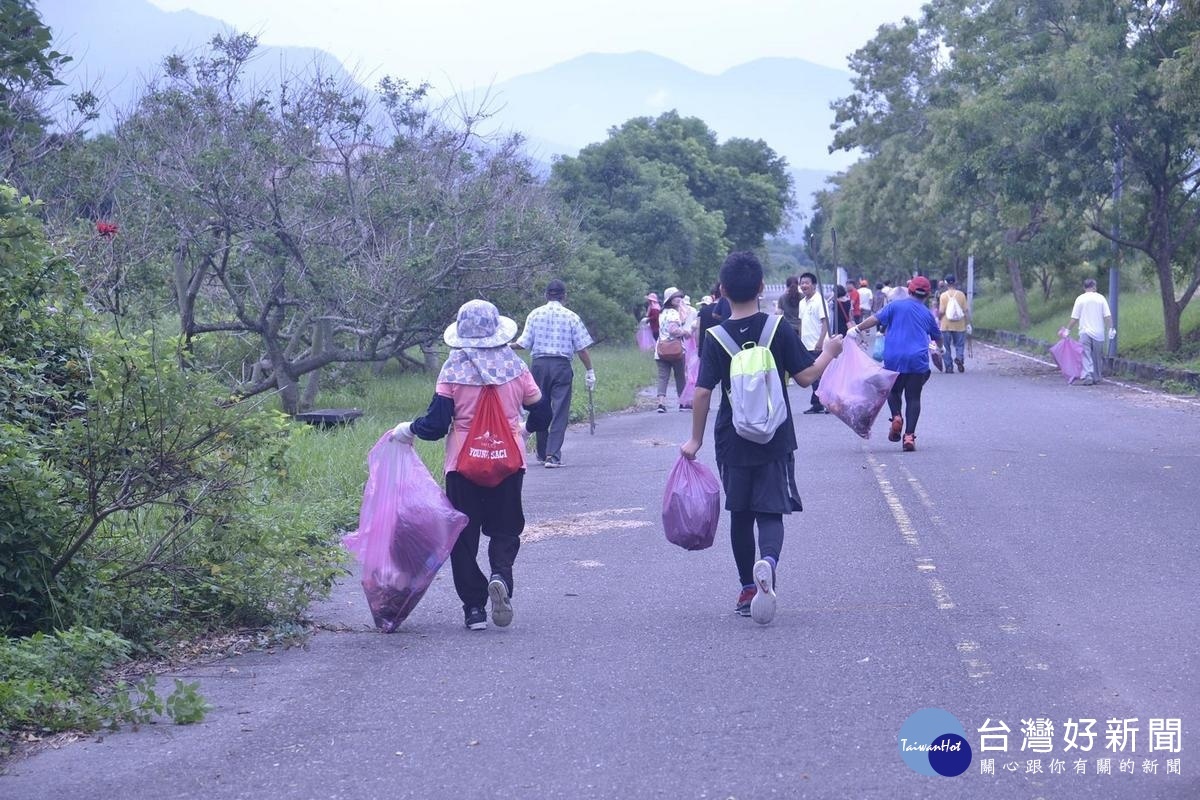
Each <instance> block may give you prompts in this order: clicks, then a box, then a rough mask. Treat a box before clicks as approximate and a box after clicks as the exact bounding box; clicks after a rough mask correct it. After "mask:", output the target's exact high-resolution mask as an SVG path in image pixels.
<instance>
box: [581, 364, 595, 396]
mask: <svg viewBox="0 0 1200 800" xmlns="http://www.w3.org/2000/svg"><path fill="white" fill-rule="evenodd" d="M583 382H584V383H585V384H586V385H587V388H588V391H589V392H590V391H591V390H592V389H595V388H596V370H594V369H589V370H588V371H587V374H586V375H584V376H583Z"/></svg>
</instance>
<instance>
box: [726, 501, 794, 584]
mask: <svg viewBox="0 0 1200 800" xmlns="http://www.w3.org/2000/svg"><path fill="white" fill-rule="evenodd" d="M729 515H730V516H729V539H730V541H731V542H732V544H733V560H734V563H736V564H737V570H738V578H739V579H740V580H741V582H742V586H750V585H751V584H753V583H754V561H755V558H754V523H755V522H757V523H758V551H759V553H760V554H761V555H762V557H763V558H766V557H767V556H770V557H771V558H773V559H775V563H776V564H778V563H779V551H780V550H782V549H783V514H765V513H762V512H758V511H731V512H729Z"/></svg>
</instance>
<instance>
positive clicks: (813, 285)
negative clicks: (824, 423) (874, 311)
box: [800, 272, 829, 414]
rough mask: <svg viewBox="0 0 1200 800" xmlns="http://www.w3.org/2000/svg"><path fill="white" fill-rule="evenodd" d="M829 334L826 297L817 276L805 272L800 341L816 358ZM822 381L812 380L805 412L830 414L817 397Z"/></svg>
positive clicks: (801, 278)
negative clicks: (818, 285) (819, 287)
mask: <svg viewBox="0 0 1200 800" xmlns="http://www.w3.org/2000/svg"><path fill="white" fill-rule="evenodd" d="M828 335H829V316H828V315H827V314H826V313H825V298H824V297H821V293H820V292H818V291H817V276H816V275H814V274H812V273H811V272H805V273H804V274H802V275H801V276H800V343H801V344H803V345H804V349H805V350H807V351H808V352H809V353H811V354H812V357H813V359H814V360H815V359H816V358H817V356H819V355H820V354H821V349H822V348H823V347H824V346H825V337H826V336H828ZM820 385H821V382H820V381H819V380H815V381H813V382H812V397H811V398H809V407H808V408H806V409H805V410H804V411H803V412H801V413H803V414H828V413H829V412H828V411H826V410H825V406H824V405H822V404H821V401H820V399H819V398H818V397H817V388H818V387H820Z"/></svg>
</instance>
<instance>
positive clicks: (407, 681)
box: [0, 345, 1200, 800]
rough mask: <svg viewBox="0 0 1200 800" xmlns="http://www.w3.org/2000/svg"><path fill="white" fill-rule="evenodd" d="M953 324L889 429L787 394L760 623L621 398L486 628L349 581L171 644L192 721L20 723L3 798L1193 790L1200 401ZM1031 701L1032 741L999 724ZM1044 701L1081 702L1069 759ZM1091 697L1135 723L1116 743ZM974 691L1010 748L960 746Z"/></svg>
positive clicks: (976, 740) (657, 444)
mask: <svg viewBox="0 0 1200 800" xmlns="http://www.w3.org/2000/svg"><path fill="white" fill-rule="evenodd" d="M976 353H977V355H976V357H975V358H973V359H971V360H969V361H968V366H969V370H970V371H969V372H968V373H967V374H965V375H954V376H945V375H935V376H934V377H933V378H932V380H931V383H930V385H929V386H928V388H927V390H926V404H925V417H924V418H923V420H922V424H921V426H920V428H919V431H918V434H919V435H918V445H919V447H920V449H919V450H918V451H917V452H916V453H912V454H902V453H900V452H899V446H898V445H893V444H890V443H888V442H887V441H886V438H885V437H884V435H883V423H882V422H880V424H879V426H878V428H877V430H876V433H875V435H874V436H873V438H872V439H871V440H870V441H863V440H861V439H858V438H857V437H855V436H854V435H853V434H852V433H850V431H849V429H847V428H846V427H845V426H844V425H842V423H841V422H839V421H838V420H837V419H836V418H834V417H832V416H825V417H807V416H802V417H799V418H798V425H797V427H798V430H799V433H800V436H801V438H802V445H801V450H800V454H799V456H800V462H801V467H800V476H801V487H802V493H803V495H804V499H805V506H806V509H807V510H806V511H805V512H804V513H803V514H800V515H797V516H794V517H792V518H791V520H790V521H789V522H788V526H787V528H788V538H787V541H786V544H785V547H784V552H783V561H782V564H781V566H780V573H779V581H780V611H779V614H778V617H777V618H776V621H775V623H774V624H772V625H770V626H768V627H760V626H757V625H755V624H754V623H753V622H752V621H750V620H748V619H743V618H740V617H736V616H735V615H734V614H733V613H732V607H733V601H734V597H735V594H736V591H737V581H736V574H735V573H734V570H733V564H732V556H731V555H730V553H729V551H728V544H727V540H728V529H727V520H723V523H724V524H723V526H722V530H721V532H720V533H719V534H718V537H719V538H718V543H717V545H716V546H715V547H713V548H711V549H709V550H707V551H702V552H696V553H689V552H684V551H682V550H679V549H677V548H675V547H673V546H671V545H669V544H667V543H666V542H665V540H664V539H663V537H662V533H661V530H660V527H659V524H658V515H659V507H660V502H661V491H662V486H663V483H664V476H665V474H666V472H667V470H668V469H669V467H670V465H671V463H672V462H673V461H674V459H675V457H676V446H677V443H678V442H679V441H681V440H682V439H683V438H684V436H685V432H686V430H687V425H688V417H687V415H685V414H680V413H677V412H674V411H672V412H671V413H668V414H666V415H658V414H654V413H652V412H648V411H641V412H633V413H625V414H617V415H613V416H609V417H605V418H603V419H602V420H601V421H600V422H599V424H598V426H597V432H596V435H595V436H594V437H589V436H588V434H587V430H586V427H576V428H574V429H573V430H572V432H571V433H570V435H569V437H568V443H567V447H566V449H565V451H564V460H565V461H566V462H567V463H568V465H569V466H568V467H567V468H566V469H563V470H558V471H551V470H540V469H539V470H535V471H533V472H531V474H530V475H529V477H528V480H527V484H526V486H527V515H528V518H529V520H530V522H531V524H530V528H529V530H528V531H527V536H528V538H527V542H526V544H525V546H524V549H523V550H522V553H521V558H520V560H519V562H518V573H517V581H518V584H517V595H516V598H515V603H516V610H517V617H516V622H515V623H514V625H513V627H511V628H510V629H507V630H497V629H490V630H488V631H486V632H484V633H469V632H467V631H466V630H464V629H463V627H462V617H461V612H460V610H459V608H458V603H457V600H456V598H455V597H454V594H453V590H452V587H451V585H450V581H449V576H448V573H447V574H446V575H443V576H442V577H441V578H440V579H439V580H438V581H437V582H436V583H435V584H434V586H433V588H432V589H431V590H430V592H429V594H428V595H427V596H426V598H425V599H424V601H423V602H422V604H421V606H420V607H419V608H418V609H417V610H416V612H415V613H414V615H413V616H412V617H411V618H410V619H409V620H408V621H407V622H406V623H405V624H404V626H403V627H402V629H401V631H400V632H399V633H397V634H394V635H391V636H383V635H380V634H377V633H374V632H372V631H371V630H370V629H369V627H368V623H369V617H368V614H367V612H366V608H365V605H364V603H363V600H362V598H361V594H360V592H359V589H358V587H357V585H356V584H355V583H354V582H350V583H347V584H345V585H343V586H341V587H339V588H338V589H337V590H336V592H335V594H334V596H333V598H332V599H331V600H330V601H329V602H328V603H326V604H323V605H322V606H321V607H319V608H317V609H316V610H315V613H316V616H317V617H318V618H319V619H320V620H321V621H322V622H323V623H325V624H326V625H327V626H330V627H333V628H338V627H343V628H348V630H341V631H331V630H324V631H322V632H319V633H318V634H317V635H316V636H314V637H313V639H312V641H311V644H310V645H309V647H308V648H307V649H306V650H290V651H282V652H277V653H255V654H250V655H246V656H243V657H239V658H234V659H230V660H227V661H223V662H220V663H217V664H213V665H209V666H206V667H203V668H195V669H192V670H190V671H189V672H188V674H189V675H190V676H193V677H196V676H198V677H199V678H200V680H201V682H202V684H203V689H202V690H203V692H204V694H205V695H206V696H207V697H208V699H209V700H210V702H212V703H213V704H214V705H215V706H216V710H215V711H214V712H213V713H212V714H211V715H210V716H209V718H208V719H207V720H206V721H205V722H204V723H202V724H200V725H195V726H190V727H175V726H169V725H157V726H150V727H146V728H143V729H142V730H141V731H139V732H136V733H122V734H119V735H113V736H109V737H107V738H105V739H104V740H103V741H101V742H96V741H85V742H81V743H76V744H73V745H69V746H66V747H63V748H61V749H59V750H56V751H48V752H43V753H41V754H39V755H37V756H35V757H32V758H30V759H27V760H24V761H22V762H19V763H17V764H15V765H13V767H12V770H11V774H10V775H8V776H5V777H0V797H3V798H5V799H6V800H7V799H8V798H13V799H14V800H15V799H17V798H20V799H21V800H32V799H33V798H85V797H86V798H96V799H97V800H103V799H105V798H132V797H137V798H141V797H146V798H206V800H219V799H222V798H256V799H259V800H263V799H266V800H273V799H274V798H389V799H391V798H430V797H447V798H491V797H504V798H511V797H521V798H611V797H627V798H643V797H645V798H730V797H732V798H768V797H780V798H794V797H798V798H846V797H863V798H866V797H869V798H943V797H945V798H979V797H996V798H1012V797H1029V798H1034V797H1055V798H1063V797H1066V798H1076V797H1078V798H1084V797H1087V798H1094V797H1099V798H1123V797H1139V798H1144V797H1154V798H1195V797H1197V796H1200V778H1198V776H1200V743H1198V740H1197V735H1198V734H1197V727H1196V726H1197V721H1198V719H1200V680H1198V679H1200V669H1198V667H1197V663H1198V657H1200V630H1198V622H1197V620H1200V599H1198V596H1197V592H1196V585H1197V579H1196V576H1197V573H1198V572H1200V545H1198V544H1197V539H1196V529H1197V510H1196V499H1197V497H1200V463H1198V462H1200V405H1198V404H1197V403H1195V402H1191V403H1188V402H1183V401H1179V400H1174V399H1166V398H1162V397H1159V396H1156V395H1152V394H1145V393H1141V392H1138V391H1135V390H1133V389H1128V388H1122V387H1120V386H1115V385H1111V384H1108V385H1102V386H1098V387H1068V386H1066V385H1065V384H1064V383H1063V381H1062V380H1061V378H1060V377H1058V375H1057V374H1056V373H1055V372H1054V371H1053V369H1052V368H1050V367H1047V366H1045V365H1042V364H1038V363H1037V362H1035V361H1031V360H1028V359H1025V358H1022V357H1018V356H1013V355H1007V354H1004V353H1002V352H1001V351H999V350H994V349H992V348H988V347H985V346H983V345H980V346H978V347H977V349H976ZM601 380H603V376H601ZM793 391H795V390H793ZM797 399H799V400H800V402H801V403H803V402H804V400H803V398H800V397H798V398H797ZM702 457H705V458H708V459H711V457H712V451H711V441H710V442H709V443H707V444H706V446H705V450H704V451H703V452H702ZM925 707H939V708H942V709H945V710H946V711H948V712H950V713H951V714H953V715H954V716H956V717H957V718H958V719H959V720H960V721H961V722H962V724H963V726H964V728H965V731H966V733H967V737H966V738H967V741H968V743H969V744H970V745H971V746H972V747H973V748H975V750H976V752H975V759H974V762H973V763H972V765H971V767H970V768H969V769H968V770H967V772H966V773H965V774H963V775H961V776H959V777H956V778H942V777H926V776H923V775H918V774H917V773H915V772H914V771H912V770H910V769H909V768H908V767H907V766H906V765H905V764H904V762H903V761H902V760H901V758H900V757H899V755H898V752H897V751H898V736H899V732H900V729H901V726H902V725H903V724H904V721H905V719H906V718H907V717H908V716H909V715H910V714H912V713H914V712H915V711H917V710H918V709H921V708H925ZM1035 718H1046V719H1049V720H1051V721H1052V722H1053V723H1054V724H1055V727H1056V730H1055V731H1054V733H1053V735H1052V738H1051V745H1052V752H1051V753H1044V754H1043V753H1039V752H1037V751H1036V750H1034V749H1032V748H1033V747H1036V746H1037V740H1036V739H1031V741H1030V743H1029V745H1030V749H1026V750H1025V751H1024V752H1022V750H1021V746H1022V738H1023V737H1022V734H1021V728H1022V722H1021V721H1022V720H1023V719H1030V720H1033V719H1035ZM1069 718H1074V719H1079V718H1094V719H1097V720H1098V723H1097V726H1096V728H1095V730H1097V731H1098V732H1099V733H1100V736H1099V737H1098V738H1097V740H1096V743H1095V745H1094V747H1093V749H1092V751H1091V752H1090V753H1085V754H1083V756H1082V757H1083V758H1084V759H1085V767H1086V774H1084V775H1078V774H1075V769H1076V764H1075V762H1076V760H1078V759H1079V758H1081V756H1080V754H1079V752H1078V751H1075V752H1068V751H1066V750H1065V744H1064V741H1063V737H1062V733H1063V723H1065V722H1066V721H1067V720H1068V719H1069ZM1109 719H1120V720H1125V719H1136V720H1138V721H1137V722H1136V723H1130V724H1131V726H1134V727H1137V728H1138V729H1139V731H1138V733H1137V739H1136V742H1135V743H1134V744H1133V745H1132V747H1130V746H1128V745H1127V746H1126V750H1125V752H1123V753H1119V754H1113V753H1111V752H1105V751H1104V747H1105V738H1104V733H1103V731H1104V729H1105V727H1106V723H1107V720H1109ZM1152 719H1162V720H1169V719H1179V720H1181V725H1182V730H1181V733H1180V736H1179V739H1178V744H1179V748H1180V749H1179V752H1174V753H1172V752H1169V750H1164V749H1161V748H1169V747H1170V746H1171V744H1172V743H1173V740H1172V736H1171V734H1170V730H1169V727H1166V728H1164V731H1163V732H1159V733H1157V734H1156V735H1154V736H1152V735H1151V731H1150V725H1151V720H1152ZM988 720H991V721H992V722H996V721H998V720H999V721H1003V722H1004V723H1005V724H1007V725H1008V726H1009V728H1010V729H1011V733H1010V734H1009V741H1008V751H1007V752H995V751H992V752H987V753H984V752H979V746H980V744H981V734H979V733H978V729H979V728H980V727H981V726H983V725H984V724H985V722H986V721H988ZM1155 724H1157V723H1155ZM989 741H990V742H993V743H994V742H996V741H997V740H989ZM1080 741H1082V740H1080ZM1155 742H1157V745H1158V747H1159V748H1160V749H1156V750H1155V751H1154V752H1151V750H1150V747H1151V744H1152V743H1155ZM1105 755H1107V756H1109V757H1111V758H1112V759H1113V761H1112V762H1111V769H1112V774H1108V775H1102V774H1097V769H1098V758H1100V757H1102V756H1105ZM984 758H991V759H994V761H993V763H994V765H995V774H994V775H989V774H983V771H982V765H983V764H984V763H985V762H984V761H983V759H984ZM1037 759H1041V772H1036V771H1031V770H1032V769H1034V767H1033V766H1031V764H1030V762H1032V761H1035V760H1037ZM1053 759H1060V760H1062V761H1063V762H1064V769H1065V772H1061V773H1060V772H1057V771H1056V770H1057V769H1058V767H1057V765H1056V764H1053V763H1052V760H1053ZM1122 760H1124V764H1122ZM1151 762H1153V765H1154V769H1156V770H1157V772H1156V773H1155V774H1150V773H1148V770H1150V769H1151ZM1172 763H1177V764H1178V768H1179V772H1180V773H1181V774H1168V773H1169V771H1171V765H1172ZM1014 765H1015V771H1012V772H1009V771H1007V769H1006V766H1014ZM1122 766H1125V767H1131V768H1132V770H1133V774H1129V773H1123V772H1122V771H1121V769H1122Z"/></svg>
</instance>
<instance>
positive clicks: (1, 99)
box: [0, 0, 98, 184]
mask: <svg viewBox="0 0 1200 800" xmlns="http://www.w3.org/2000/svg"><path fill="white" fill-rule="evenodd" d="M50 39H51V34H50V29H49V28H47V27H46V26H45V25H44V24H42V19H41V16H40V15H39V14H38V12H37V8H36V7H35V5H34V3H33V2H32V0H0V181H4V182H8V183H18V184H20V183H21V177H22V176H23V174H24V172H25V171H26V170H27V169H29V168H30V167H31V166H32V165H33V164H35V163H36V162H38V161H39V160H40V159H42V158H44V157H45V156H46V155H47V154H48V153H50V152H53V151H54V150H55V149H57V148H58V147H59V146H61V144H62V142H63V141H65V140H66V139H69V138H70V137H71V136H72V135H74V133H76V132H77V131H78V130H79V128H80V127H81V126H82V125H83V124H84V123H86V122H87V121H90V120H92V119H94V118H95V107H96V105H97V103H98V100H97V98H96V96H95V95H93V94H92V93H91V92H80V93H79V94H76V95H73V96H71V97H70V98H69V100H68V101H67V103H66V105H67V106H68V107H67V108H65V109H55V108H54V106H55V105H56V101H55V100H54V99H53V98H52V94H51V92H52V90H53V89H54V88H55V87H59V86H62V85H63V83H62V81H61V80H60V79H59V77H58V75H59V73H60V72H61V71H62V69H63V67H64V66H65V65H66V64H67V63H69V62H70V61H71V58H70V56H66V55H63V54H62V53H59V52H58V51H56V50H51V49H50ZM55 111H61V112H62V113H63V116H65V117H67V119H66V121H65V125H64V126H63V127H64V129H63V130H62V131H59V132H52V131H51V130H50V129H49V128H50V123H51V120H52V118H53V117H54V116H55V113H54V112H55Z"/></svg>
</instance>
